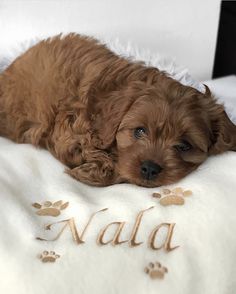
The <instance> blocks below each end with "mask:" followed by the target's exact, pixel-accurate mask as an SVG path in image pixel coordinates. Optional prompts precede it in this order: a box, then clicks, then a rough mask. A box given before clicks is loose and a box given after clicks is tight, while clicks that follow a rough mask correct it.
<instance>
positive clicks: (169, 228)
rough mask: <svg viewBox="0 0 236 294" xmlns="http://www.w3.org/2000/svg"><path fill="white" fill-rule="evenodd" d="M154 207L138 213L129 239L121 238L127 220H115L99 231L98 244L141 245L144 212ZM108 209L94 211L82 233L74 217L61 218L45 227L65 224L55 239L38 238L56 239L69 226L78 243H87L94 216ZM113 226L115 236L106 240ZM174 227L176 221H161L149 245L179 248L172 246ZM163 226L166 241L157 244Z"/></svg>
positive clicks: (151, 235) (152, 246)
mask: <svg viewBox="0 0 236 294" xmlns="http://www.w3.org/2000/svg"><path fill="white" fill-rule="evenodd" d="M153 208H154V206H151V207H149V208H147V209H144V210H141V211H140V212H139V213H138V215H137V217H136V219H135V222H134V225H133V228H132V230H131V233H130V237H129V239H127V240H121V233H122V230H123V228H124V226H125V224H126V222H120V221H114V222H111V223H109V224H107V225H106V226H105V227H104V228H102V229H101V230H100V231H99V233H98V236H97V244H98V245H102V246H104V245H108V244H111V245H113V246H117V245H120V244H123V243H128V245H129V247H135V246H139V245H141V244H143V243H144V242H142V241H139V242H138V241H137V234H138V230H139V227H140V225H141V222H142V218H143V214H144V213H145V212H146V211H148V210H150V209H153ZM106 210H108V208H104V209H101V210H99V211H96V212H94V213H93V214H92V215H91V216H90V218H89V220H88V222H87V223H86V225H85V226H84V228H83V230H82V232H81V233H80V232H79V231H78V229H77V227H76V224H75V220H74V218H73V217H72V218H70V219H66V220H61V221H58V222H54V223H51V224H49V225H47V226H46V227H45V230H51V228H52V226H54V225H56V224H59V223H63V224H64V225H63V226H62V228H61V229H60V231H59V232H58V234H57V235H56V236H55V237H54V238H53V239H50V240H48V239H44V238H41V237H37V238H36V239H37V240H41V241H55V240H57V239H58V238H59V237H60V236H61V235H62V233H63V232H64V230H65V229H66V227H69V228H70V231H71V234H72V237H73V239H74V241H75V242H76V243H77V244H78V245H80V244H83V243H85V240H84V236H85V233H86V231H87V230H88V228H89V226H90V224H91V222H92V220H93V218H94V216H95V215H96V214H98V213H100V212H104V211H106ZM112 226H116V230H115V232H114V235H113V237H112V238H111V239H110V240H108V241H104V240H105V235H106V233H107V231H108V230H109V228H110V227H112ZM174 227H175V223H161V224H159V225H158V226H156V227H155V228H154V229H153V230H152V231H151V232H150V234H149V237H148V242H147V245H148V247H149V248H151V249H153V250H160V249H162V248H163V249H164V250H166V251H167V252H169V251H172V250H174V249H176V248H178V247H179V246H174V247H172V246H171V240H172V235H173V232H174ZM162 228H166V237H165V239H164V241H162V244H161V245H159V246H157V244H156V243H157V237H158V232H160V230H161V229H162Z"/></svg>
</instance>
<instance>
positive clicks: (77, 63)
mask: <svg viewBox="0 0 236 294" xmlns="http://www.w3.org/2000/svg"><path fill="white" fill-rule="evenodd" d="M0 135H2V136H5V137H8V138H10V139H12V140H14V141H16V142H19V143H31V144H33V145H35V146H41V147H43V148H47V149H48V150H49V151H50V152H51V153H52V154H53V155H54V156H55V157H56V158H58V159H59V160H61V161H62V162H63V163H64V164H66V165H67V166H68V167H69V168H70V169H68V173H69V174H71V175H72V176H73V177H75V178H76V179H78V180H80V181H82V182H85V183H88V184H92V185H98V186H105V185H110V184H114V183H119V182H131V183H135V184H138V185H143V186H148V187H153V186H159V185H163V184H169V183H172V182H175V181H177V180H178V179H180V178H182V177H183V176H185V175H187V174H188V173H189V172H191V171H192V170H194V169H196V168H197V166H199V164H201V163H202V162H203V161H204V160H205V159H206V158H207V156H208V155H209V154H217V153H221V152H224V151H226V150H236V127H235V126H234V125H233V124H232V123H231V122H230V120H229V119H228V117H227V116H226V114H225V112H224V109H223V107H222V106H221V105H218V104H216V102H215V100H214V99H213V98H212V97H211V95H210V92H209V90H208V89H207V91H206V94H202V93H200V92H198V91H197V90H195V89H193V88H191V87H186V86H183V85H181V84H180V83H178V82H177V81H175V80H173V79H171V78H169V77H167V76H166V75H165V74H164V73H162V72H160V71H158V69H156V68H151V67H146V66H145V65H144V64H142V63H134V62H131V61H129V60H127V59H125V58H122V57H119V56H117V55H115V54H114V53H113V52H111V51H110V50H109V49H107V48H106V47H105V46H104V45H102V44H99V43H98V42H97V41H96V40H94V39H91V38H88V37H83V36H80V35H76V34H70V35H68V36H66V37H63V38H62V37H60V36H57V37H55V38H52V39H48V40H45V41H42V42H40V43H39V44H37V45H35V46H34V47H32V48H31V49H29V50H28V51H27V52H26V53H25V54H23V55H22V56H20V57H19V58H17V59H16V60H15V61H14V62H13V63H12V64H11V65H10V66H9V67H8V68H7V69H6V70H5V72H3V73H2V74H1V75H0Z"/></svg>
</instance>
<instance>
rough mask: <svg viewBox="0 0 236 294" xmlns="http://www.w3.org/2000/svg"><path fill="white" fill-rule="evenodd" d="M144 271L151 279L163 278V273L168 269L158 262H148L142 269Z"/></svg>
mask: <svg viewBox="0 0 236 294" xmlns="http://www.w3.org/2000/svg"><path fill="white" fill-rule="evenodd" d="M144 271H145V273H146V274H148V275H149V277H150V278H151V279H153V280H154V279H164V277H165V274H166V273H168V269H167V268H166V267H165V266H162V265H161V264H160V262H158V261H157V262H155V263H153V262H150V263H149V265H148V266H147V267H145V269H144Z"/></svg>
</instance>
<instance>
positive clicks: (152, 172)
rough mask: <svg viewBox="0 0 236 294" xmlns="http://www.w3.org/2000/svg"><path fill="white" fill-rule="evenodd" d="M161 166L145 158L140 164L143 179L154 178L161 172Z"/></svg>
mask: <svg viewBox="0 0 236 294" xmlns="http://www.w3.org/2000/svg"><path fill="white" fill-rule="evenodd" d="M161 170H162V167H161V166H160V165H159V164H157V163H155V162H153V161H150V160H146V161H144V162H143V163H142V165H141V175H142V177H143V178H144V179H145V180H155V178H156V177H157V175H158V174H159V173H160V172H161Z"/></svg>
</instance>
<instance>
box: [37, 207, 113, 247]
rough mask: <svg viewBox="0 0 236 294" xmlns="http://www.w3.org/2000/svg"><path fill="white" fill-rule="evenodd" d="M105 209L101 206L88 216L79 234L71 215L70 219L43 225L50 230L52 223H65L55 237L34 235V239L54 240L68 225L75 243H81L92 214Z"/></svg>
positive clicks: (92, 216)
mask: <svg viewBox="0 0 236 294" xmlns="http://www.w3.org/2000/svg"><path fill="white" fill-rule="evenodd" d="M106 210H108V208H103V209H101V210H99V211H96V212H94V213H93V214H92V215H91V216H90V218H89V220H88V222H87V224H86V226H85V227H84V229H83V231H82V233H81V235H79V233H78V231H77V228H76V225H75V220H74V218H73V217H72V218H70V219H66V220H62V221H59V222H55V223H52V224H49V225H47V226H46V227H45V229H46V230H51V227H52V226H53V225H56V224H60V223H65V224H64V226H63V227H62V228H61V230H60V231H59V233H58V234H57V235H56V237H54V238H53V239H50V240H48V239H44V238H41V237H36V239H37V240H40V241H55V240H57V239H59V237H60V236H61V235H62V233H63V232H64V230H65V228H66V227H67V226H69V228H70V230H71V233H72V237H73V239H74V241H75V242H76V243H77V244H82V243H84V242H85V241H84V240H83V237H84V234H85V232H86V231H87V229H88V226H89V225H90V223H91V221H92V219H93V218H94V216H95V215H96V214H97V213H99V212H102V211H106Z"/></svg>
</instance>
